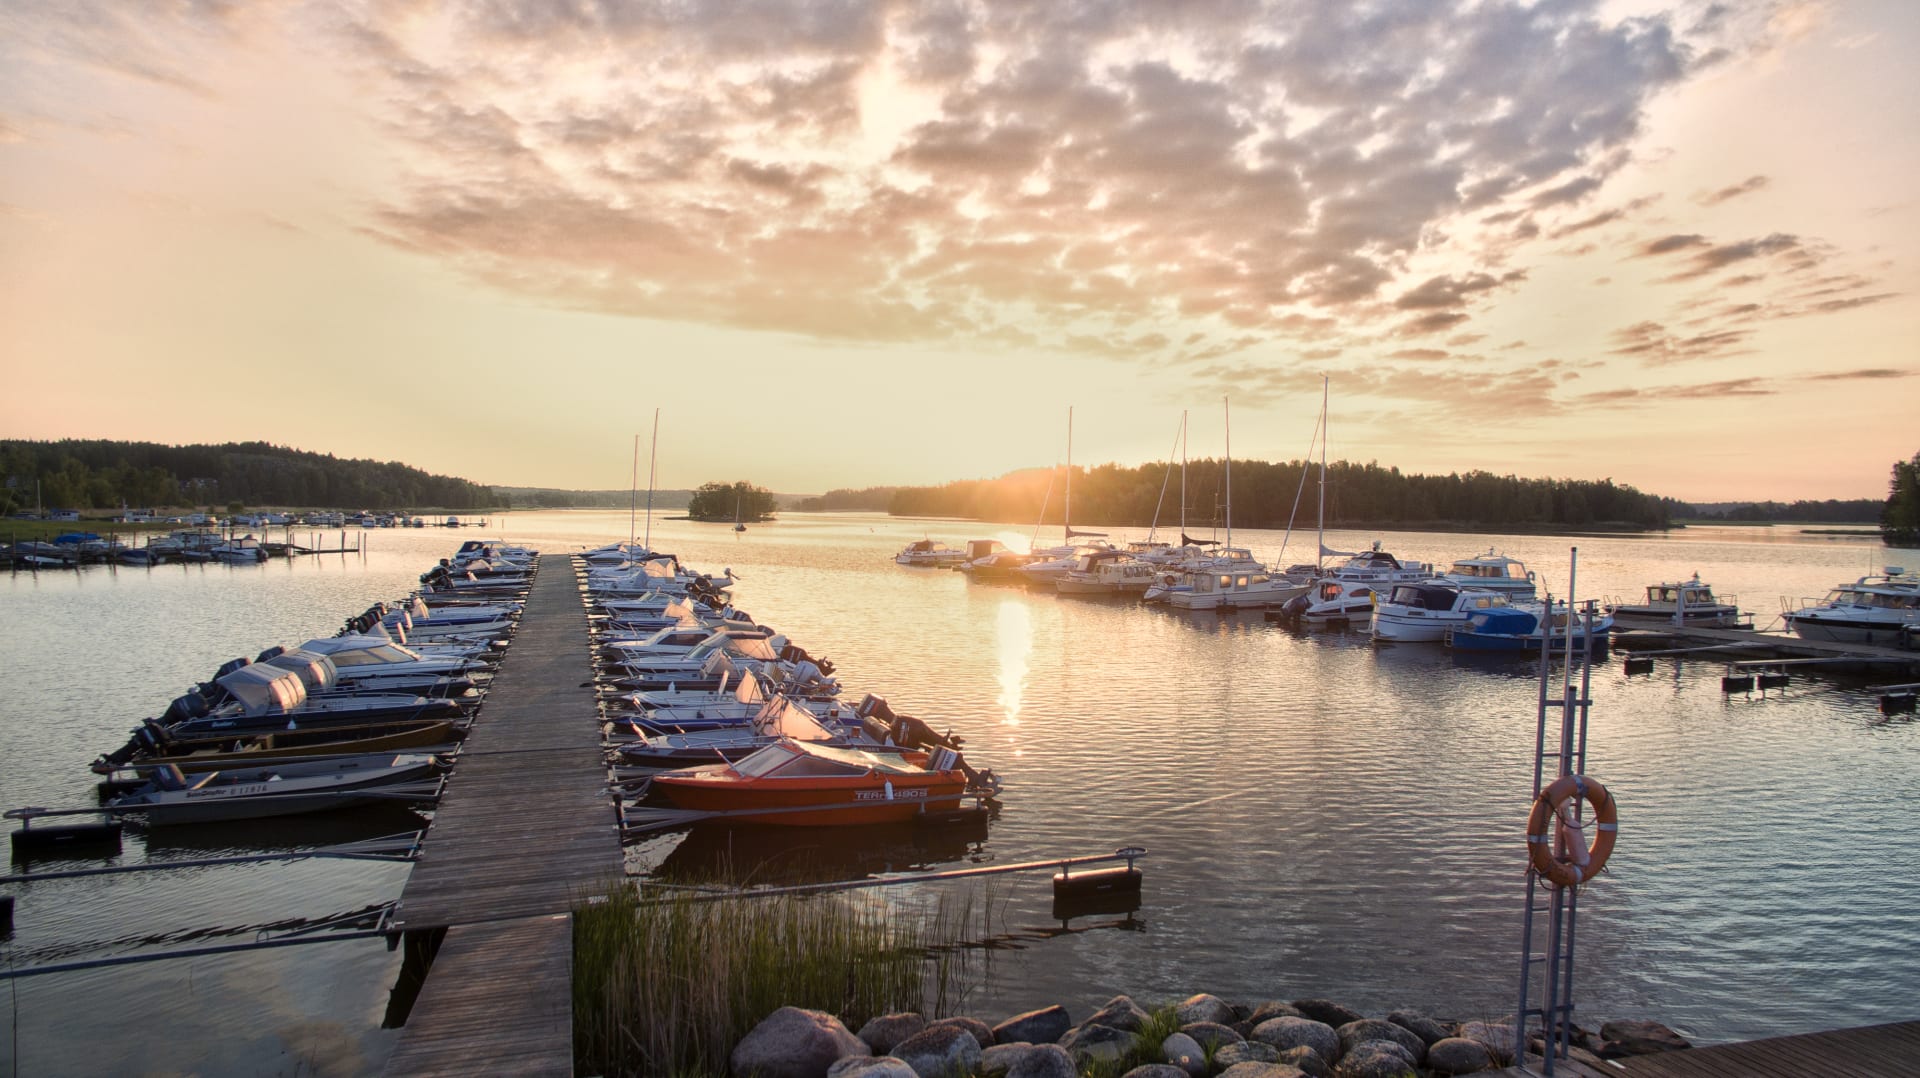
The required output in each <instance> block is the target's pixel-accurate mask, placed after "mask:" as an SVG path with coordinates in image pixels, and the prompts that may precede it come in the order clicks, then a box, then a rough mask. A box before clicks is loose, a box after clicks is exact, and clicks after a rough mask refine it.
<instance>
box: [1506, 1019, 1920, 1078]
mask: <svg viewBox="0 0 1920 1078" xmlns="http://www.w3.org/2000/svg"><path fill="white" fill-rule="evenodd" d="M1603 1062H1604V1065H1603V1066H1600V1067H1595V1066H1593V1065H1592V1064H1590V1063H1578V1062H1574V1061H1572V1060H1555V1061H1554V1067H1553V1073H1554V1075H1555V1078H1774V1076H1778V1078H1789V1076H1791V1078H1912V1076H1913V1075H1915V1074H1920V1022H1893V1023H1889V1024H1887V1025H1880V1026H1860V1027H1857V1028H1854V1029H1834V1030H1828V1031H1826V1032H1824V1033H1802V1034H1798V1035H1795V1036H1791V1037H1768V1038H1765V1039H1764V1040H1757V1041H1740V1042H1738V1043H1736V1044H1719V1045H1715V1046H1713V1047H1711V1048H1688V1049H1685V1050H1683V1051H1679V1052H1660V1053H1658V1054H1655V1055H1648V1056H1630V1057H1628V1058H1626V1059H1614V1060H1606V1061H1603ZM1485 1073H1486V1074H1487V1078H1537V1076H1538V1075H1539V1074H1540V1073H1541V1066H1540V1060H1539V1059H1538V1058H1537V1057H1531V1058H1529V1059H1528V1065H1527V1066H1526V1067H1525V1068H1520V1067H1508V1068H1507V1069H1505V1070H1499V1071H1489V1072H1485Z"/></svg>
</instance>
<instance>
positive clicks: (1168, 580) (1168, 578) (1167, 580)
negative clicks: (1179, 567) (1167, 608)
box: [1160, 573, 1180, 588]
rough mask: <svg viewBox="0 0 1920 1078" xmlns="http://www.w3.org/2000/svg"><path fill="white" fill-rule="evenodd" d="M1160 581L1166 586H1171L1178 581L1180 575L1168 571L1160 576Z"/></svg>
mask: <svg viewBox="0 0 1920 1078" xmlns="http://www.w3.org/2000/svg"><path fill="white" fill-rule="evenodd" d="M1160 583H1162V584H1165V585H1166V586H1167V587H1169V588H1171V587H1173V586H1174V585H1175V584H1178V583H1180V577H1179V575H1178V574H1175V573H1168V574H1167V575H1165V576H1163V577H1161V578H1160Z"/></svg>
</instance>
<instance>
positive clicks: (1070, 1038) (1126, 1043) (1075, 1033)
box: [1060, 1025, 1134, 1068]
mask: <svg viewBox="0 0 1920 1078" xmlns="http://www.w3.org/2000/svg"><path fill="white" fill-rule="evenodd" d="M1133 1042H1134V1036H1133V1034H1131V1033H1128V1032H1127V1031H1126V1030H1124V1029H1115V1028H1113V1027H1112V1026H1096V1025H1084V1026H1080V1027H1079V1028H1077V1029H1070V1030H1068V1031H1067V1035H1066V1036H1064V1037H1061V1038H1060V1047H1062V1048H1064V1049H1066V1050H1067V1055H1069V1056H1072V1057H1073V1064H1074V1066H1075V1067H1076V1068H1084V1067H1086V1066H1088V1065H1089V1064H1094V1063H1118V1062H1119V1061H1120V1059H1121V1057H1123V1056H1125V1055H1126V1054H1127V1053H1128V1052H1131V1051H1133Z"/></svg>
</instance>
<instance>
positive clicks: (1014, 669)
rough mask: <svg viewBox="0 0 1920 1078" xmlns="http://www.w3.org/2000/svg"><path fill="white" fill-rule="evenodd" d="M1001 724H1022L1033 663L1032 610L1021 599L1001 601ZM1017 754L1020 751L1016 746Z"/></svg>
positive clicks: (999, 629)
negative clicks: (1021, 711)
mask: <svg viewBox="0 0 1920 1078" xmlns="http://www.w3.org/2000/svg"><path fill="white" fill-rule="evenodd" d="M998 631H999V641H1000V675H999V682H1000V699H999V701H998V703H999V704H1000V709H1001V712H1002V715H1001V718H1000V725H1002V726H1009V727H1015V726H1019V725H1020V703H1021V697H1022V694H1023V691H1024V690H1025V688H1026V681H1027V672H1028V671H1029V670H1030V669H1032V665H1033V612H1032V611H1031V610H1030V609H1028V607H1027V604H1026V603H1025V602H1022V601H1021V600H1019V599H1003V600H1001V602H1000V614H999V621H998ZM1014 755H1015V756H1018V755H1020V752H1019V749H1018V747H1017V746H1016V747H1015V749H1014Z"/></svg>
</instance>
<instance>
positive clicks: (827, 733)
mask: <svg viewBox="0 0 1920 1078" xmlns="http://www.w3.org/2000/svg"><path fill="white" fill-rule="evenodd" d="M746 681H747V683H748V684H752V683H753V679H752V678H747V679H746ZM753 728H754V733H757V734H761V735H772V736H777V737H790V738H793V739H794V740H795V741H827V740H830V739H831V738H832V737H833V731H831V730H828V729H827V728H826V727H824V726H822V725H820V720H819V719H817V718H814V716H813V713H812V712H809V711H808V710H807V709H805V708H803V707H801V706H800V705H798V704H796V703H794V702H793V701H792V700H789V699H787V698H786V697H784V696H774V697H771V698H769V699H768V700H767V702H766V703H765V704H763V705H761V708H760V713H759V714H758V715H755V716H754V717H753Z"/></svg>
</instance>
